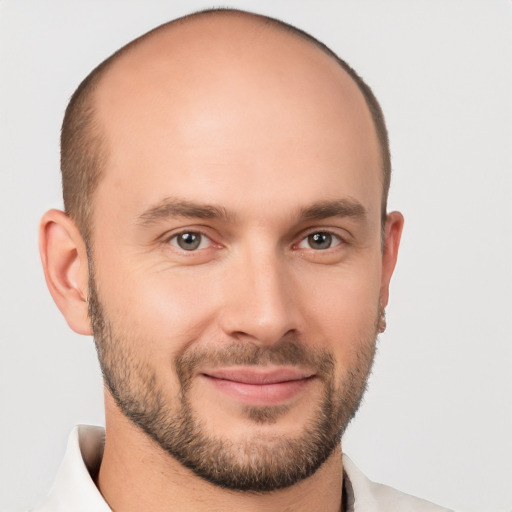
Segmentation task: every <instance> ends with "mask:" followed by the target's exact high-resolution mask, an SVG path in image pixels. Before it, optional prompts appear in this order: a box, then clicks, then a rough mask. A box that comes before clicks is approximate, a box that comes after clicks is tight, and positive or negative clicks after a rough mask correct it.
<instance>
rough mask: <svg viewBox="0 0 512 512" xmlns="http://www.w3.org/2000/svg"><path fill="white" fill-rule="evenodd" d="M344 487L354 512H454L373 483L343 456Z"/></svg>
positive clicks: (350, 507)
mask: <svg viewBox="0 0 512 512" xmlns="http://www.w3.org/2000/svg"><path fill="white" fill-rule="evenodd" d="M343 472H344V478H345V482H344V487H345V492H346V493H347V499H348V504H349V507H348V509H349V510H352V511H353V512H411V511H414V512H453V511H452V510H451V509H447V508H444V507H440V506H438V505H434V504H433V503H431V502H429V501H426V500H423V499H421V498H416V497H415V496H411V495H410V494H406V493H403V492H401V491H398V490H397V489H394V488H392V487H389V486H387V485H383V484H379V483H376V482H372V481H371V480H370V479H368V478H367V477H366V476H365V475H364V474H363V473H362V472H361V471H360V470H359V469H358V468H357V466H356V465H355V464H354V463H353V462H352V461H351V460H350V459H349V458H348V457H347V456H346V455H343Z"/></svg>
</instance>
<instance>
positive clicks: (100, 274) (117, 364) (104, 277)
mask: <svg viewBox="0 0 512 512" xmlns="http://www.w3.org/2000/svg"><path fill="white" fill-rule="evenodd" d="M270 39H272V40H270ZM279 39H283V40H284V43H283V42H282V41H281V42H280V41H278V40H279ZM279 43H282V44H279ZM218 44H219V45H221V44H222V43H221V42H220V43H218ZM276 45H277V47H278V48H279V51H278V52H276V51H275V48H276ZM267 46H268V47H267ZM137 52H138V53H137V54H135V55H133V56H132V55H129V56H127V57H126V58H125V60H124V61H122V62H121V63H120V64H119V65H117V66H116V67H114V69H113V70H112V71H111V72H110V73H109V76H108V77H107V78H106V79H105V81H104V82H105V83H104V84H103V85H102V87H101V89H100V90H98V95H97V108H98V118H99V121H100V122H101V124H102V126H104V127H105V135H106V141H107V145H108V148H109V156H108V162H107V165H106V169H105V172H104V175H103V177H102V179H101V183H100V186H99V188H98V190H97V192H96V193H95V197H94V235H93V239H92V261H91V269H93V275H91V288H90V312H91V317H92V321H93V325H94V330H95V337H96V342H97V346H98V352H99V355H100V361H101V364H102V368H103V371H104V374H105V377H106V382H107V385H108V387H109V389H110V392H111V393H112V395H113V396H114V397H115V399H116V402H117V404H118V406H119V407H120V408H121V410H122V411H123V413H124V414H125V415H126V416H128V417H129V418H130V419H132V420H133V421H134V422H135V423H136V424H137V425H138V426H140V427H141V428H142V429H143V430H145V431H146V433H148V434H149V435H150V436H151V437H152V438H153V439H154V440H156V441H157V443H158V444H159V445H160V446H161V447H162V448H164V449H165V450H166V451H168V452H169V453H171V454H172V455H173V456H174V457H175V458H177V459H178V460H180V462H182V463H183V464H185V465H186V466H188V467H190V468H191V469H193V470H194V471H195V472H196V473H197V474H199V475H201V476H203V477H204V478H206V479H207V480H210V481H212V482H214V483H216V484H219V485H223V486H226V487H230V488H238V489H253V490H270V489H274V488H279V487H284V486H287V485H291V484H293V483H295V482H296V481H297V480H299V479H301V478H304V477H306V476H308V475H309V474H311V473H312V472H314V471H315V470H316V469H317V468H318V467H319V466H320V465H321V464H322V463H323V462H324V461H325V460H326V458H327V457H328V456H329V455H330V454H331V452H332V450H333V449H335V447H336V445H337V443H338V441H339V436H340V434H341V432H342V431H343V429H344V428H345V426H346V424H347V423H348V421H349V420H350V418H351V417H352V415H353V414H354V412H355V410H356V409H357V405H358V403H359V401H360V398H361V395H362V393H363V390H364V387H365V382H366V378H367V375H368V373H369V371H370V368H371V363H372V360H373V354H374V347H375V337H376V331H377V323H378V318H379V314H380V311H381V307H382V306H383V305H385V304H383V302H385V301H386V300H387V297H386V298H384V299H383V298H382V293H381V287H382V250H381V243H382V239H381V218H380V208H381V195H382V185H381V183H382V180H381V171H380V169H381V163H380V159H379V151H378V145H377V140H376V136H375V134H374V131H373V127H372V122H371V118H370V114H369V112H368V110H367V108H366V106H365V104H364V100H363V98H362V96H361V94H360V93H359V92H358V91H357V90H356V87H355V85H354V84H353V83H352V82H351V81H350V80H349V79H348V77H346V76H345V74H344V73H343V72H342V71H341V70H340V69H339V68H338V67H337V65H336V64H335V63H334V62H333V61H332V60H331V59H329V58H328V57H326V56H325V55H323V54H322V53H321V52H319V51H318V50H317V49H314V48H311V47H310V46H308V45H307V44H305V43H303V42H302V41H298V40H295V39H292V38H291V37H290V36H288V35H282V34H277V35H276V34H273V33H272V37H270V38H268V40H267V41H266V42H265V41H260V43H259V44H258V45H255V46H247V45H246V47H243V38H241V42H240V43H239V44H238V45H236V44H232V46H231V47H230V48H229V52H228V51H227V50H226V53H223V52H220V51H219V52H218V53H215V49H214V50H213V51H212V53H213V56H212V53H210V54H208V55H205V54H204V51H203V50H201V47H200V45H199V43H198V48H197V49H196V48H195V47H194V46H193V45H188V46H187V52H181V53H180V52H179V51H178V52H176V53H175V55H174V56H173V57H172V58H170V57H169V56H168V55H167V53H166V52H167V50H166V45H165V44H163V43H162V44H160V45H159V44H157V43H156V42H153V43H152V44H151V45H146V46H143V47H141V48H140V49H138V50H137ZM145 52H146V53H145ZM182 53H183V55H182ZM226 55H229V58H225V56H226ZM177 77H178V78H177Z"/></svg>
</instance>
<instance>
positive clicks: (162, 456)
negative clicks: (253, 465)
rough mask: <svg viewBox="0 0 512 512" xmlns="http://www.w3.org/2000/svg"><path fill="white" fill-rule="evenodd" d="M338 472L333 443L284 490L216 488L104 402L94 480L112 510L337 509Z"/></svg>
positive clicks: (310, 511) (327, 511) (338, 453)
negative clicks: (304, 474)
mask: <svg viewBox="0 0 512 512" xmlns="http://www.w3.org/2000/svg"><path fill="white" fill-rule="evenodd" d="M342 475H343V472H342V465H341V447H338V448H336V449H335V450H334V452H333V453H332V454H331V455H330V457H329V458H328V459H327V461H326V462H325V463H324V464H323V465H322V466H321V467H320V469H319V470H318V471H317V472H316V473H315V474H314V475H312V476H311V477H309V478H306V479H305V480H302V481H300V482H298V483H297V484H295V485H293V486H291V487H288V488H286V489H280V490H277V491H273V492H269V493H253V492H240V491H230V490H226V489H222V488H220V487H217V486H215V485H213V484H210V483H209V482H207V481H205V480H203V479H201V478H199V477H198V476H196V475H195V474H194V473H193V472H192V471H190V470H189V469H187V468H185V467H184V466H183V465H182V464H181V463H179V462H178V461H176V460H175V459H174V458H173V457H171V456H170V455H169V454H167V453H166V452H164V451H163V450H162V449H161V448H160V446H158V445H157V444H156V443H155V442H154V441H153V440H151V439H149V438H148V436H147V435H146V434H145V433H144V432H142V431H141V430H140V429H138V428H137V427H136V426H134V425H133V424H132V423H131V422H130V421H129V420H127V419H126V418H125V417H124V416H123V415H122V413H121V412H120V411H119V410H118V409H117V407H107V414H106V441H105V451H104V455H103V460H102V463H101V468H100V472H99V475H98V479H97V485H98V488H99V490H100V492H101V493H102V495H103V497H104V498H105V500H106V501H107V503H108V505H109V506H110V508H111V509H112V510H115V511H116V512H132V511H134V512H135V511H140V510H151V511H154V512H164V511H171V510H172V511H173V512H177V511H179V512H187V511H194V512H203V511H205V512H206V511H208V512H212V511H221V510H222V511H224V510H243V511H244V512H257V511H267V510H274V511H283V512H284V511H292V510H293V511H294V512H301V511H307V512H315V511H318V512H320V511H322V512H339V511H340V510H341V495H342V478H343V476H342Z"/></svg>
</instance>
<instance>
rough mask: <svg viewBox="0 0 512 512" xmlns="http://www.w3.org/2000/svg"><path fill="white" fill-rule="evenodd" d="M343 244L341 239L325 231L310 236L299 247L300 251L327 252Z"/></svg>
mask: <svg viewBox="0 0 512 512" xmlns="http://www.w3.org/2000/svg"><path fill="white" fill-rule="evenodd" d="M339 244H341V239H340V237H338V236H336V235H334V234H332V233H328V232H325V231H318V232H316V233H311V234H309V235H308V236H307V237H306V238H304V239H303V240H302V241H301V242H300V243H299V245H298V247H299V248H300V249H314V250H315V251H325V250H326V249H331V248H332V247H336V246H337V245H339Z"/></svg>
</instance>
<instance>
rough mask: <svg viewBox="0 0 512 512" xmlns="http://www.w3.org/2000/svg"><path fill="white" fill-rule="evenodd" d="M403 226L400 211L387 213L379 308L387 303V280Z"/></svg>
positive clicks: (393, 265) (388, 279) (393, 262)
mask: <svg viewBox="0 0 512 512" xmlns="http://www.w3.org/2000/svg"><path fill="white" fill-rule="evenodd" d="M403 227H404V217H403V215H402V214H401V213H400V212H391V213H388V215H387V217H386V224H385V226H384V248H383V252H382V280H381V289H380V301H381V308H385V307H386V306H387V304H388V300H389V282H390V281H391V276H392V275H393V270H394V269H395V265H396V260H397V257H398V247H399V246H400V238H401V236H402V229H403Z"/></svg>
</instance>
